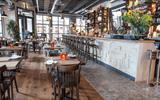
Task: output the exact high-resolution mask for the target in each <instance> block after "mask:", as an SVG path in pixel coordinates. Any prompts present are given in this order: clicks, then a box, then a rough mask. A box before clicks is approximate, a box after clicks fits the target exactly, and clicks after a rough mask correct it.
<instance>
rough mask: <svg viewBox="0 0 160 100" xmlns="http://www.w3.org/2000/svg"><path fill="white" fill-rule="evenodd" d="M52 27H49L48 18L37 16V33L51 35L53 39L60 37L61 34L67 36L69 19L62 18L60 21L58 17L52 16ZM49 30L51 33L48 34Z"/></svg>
mask: <svg viewBox="0 0 160 100" xmlns="http://www.w3.org/2000/svg"><path fill="white" fill-rule="evenodd" d="M51 22H52V27H50V22H49V20H48V16H46V15H37V20H36V23H37V33H39V35H38V36H40V33H46V34H47V35H48V34H53V38H57V37H60V38H61V37H62V34H67V33H69V32H70V18H69V17H64V19H62V18H61V17H60V16H52V20H51ZM50 30H51V33H50Z"/></svg>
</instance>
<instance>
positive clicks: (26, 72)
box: [15, 53, 103, 100]
mask: <svg viewBox="0 0 160 100" xmlns="http://www.w3.org/2000/svg"><path fill="white" fill-rule="evenodd" d="M17 82H18V88H19V90H20V93H16V92H15V100H52V98H53V96H52V87H51V82H50V79H49V75H48V73H47V70H46V67H45V65H44V58H43V56H42V55H40V54H34V53H30V55H29V59H27V60H24V61H23V62H22V70H21V72H20V73H17ZM80 100H103V99H102V97H101V96H100V95H99V94H98V93H97V92H96V91H95V89H94V88H92V86H91V85H90V84H89V83H88V82H87V81H86V80H85V78H84V77H83V76H81V83H80Z"/></svg>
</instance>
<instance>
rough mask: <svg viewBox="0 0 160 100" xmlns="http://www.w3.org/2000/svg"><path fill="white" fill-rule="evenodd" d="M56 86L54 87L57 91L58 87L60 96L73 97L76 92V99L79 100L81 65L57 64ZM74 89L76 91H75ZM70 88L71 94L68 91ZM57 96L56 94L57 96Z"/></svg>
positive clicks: (64, 97) (60, 97) (62, 98)
mask: <svg viewBox="0 0 160 100" xmlns="http://www.w3.org/2000/svg"><path fill="white" fill-rule="evenodd" d="M56 73H57V74H56V78H55V79H56V80H57V83H56V86H57V87H55V88H54V89H55V90H54V91H55V93H56V88H57V89H58V98H59V99H61V100H64V99H67V98H69V99H73V98H74V96H73V95H74V94H73V93H76V100H79V83H80V66H79V65H67V66H58V65H57V66H56ZM74 89H75V90H76V91H74ZM66 90H69V93H70V94H69V95H68V93H66ZM55 97H56V96H55Z"/></svg>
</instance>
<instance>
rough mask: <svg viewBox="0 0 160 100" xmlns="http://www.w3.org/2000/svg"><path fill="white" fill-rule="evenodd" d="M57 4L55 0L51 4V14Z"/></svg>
mask: <svg viewBox="0 0 160 100" xmlns="http://www.w3.org/2000/svg"><path fill="white" fill-rule="evenodd" d="M57 2H58V0H55V1H54V2H53V6H52V9H51V14H52V13H53V12H54V9H55V6H56V4H57Z"/></svg>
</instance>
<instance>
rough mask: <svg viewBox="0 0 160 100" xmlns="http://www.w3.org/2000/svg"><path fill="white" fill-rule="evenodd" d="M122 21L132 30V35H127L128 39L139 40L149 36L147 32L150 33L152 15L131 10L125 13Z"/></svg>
mask: <svg viewBox="0 0 160 100" xmlns="http://www.w3.org/2000/svg"><path fill="white" fill-rule="evenodd" d="M122 19H123V21H124V22H125V23H128V24H129V26H130V28H131V32H130V34H129V35H127V37H128V36H130V37H131V39H132V38H133V39H139V38H141V37H143V36H147V34H146V32H148V29H149V26H150V25H151V24H152V15H151V14H150V13H143V12H141V11H139V10H137V11H132V10H129V11H128V12H125V13H124V14H123V16H122Z"/></svg>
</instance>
